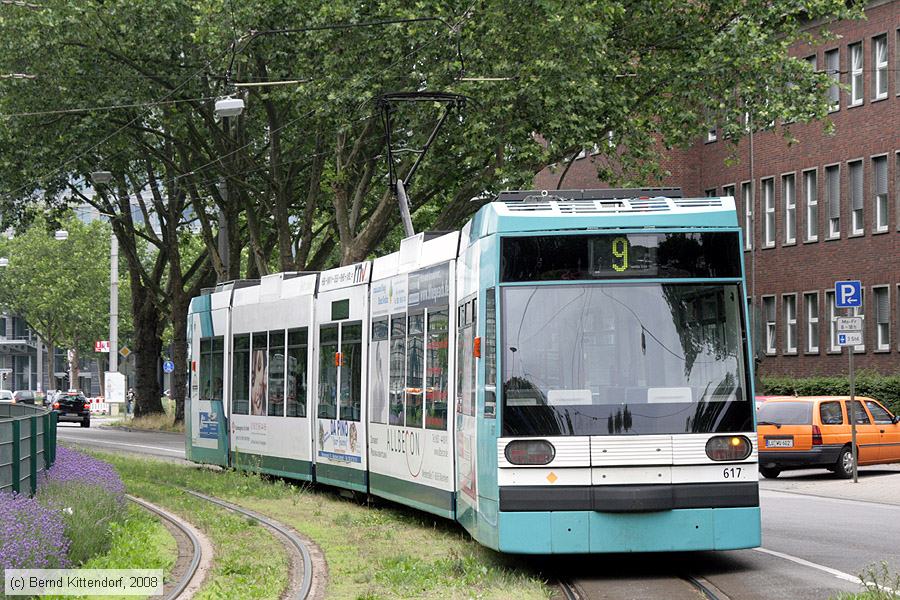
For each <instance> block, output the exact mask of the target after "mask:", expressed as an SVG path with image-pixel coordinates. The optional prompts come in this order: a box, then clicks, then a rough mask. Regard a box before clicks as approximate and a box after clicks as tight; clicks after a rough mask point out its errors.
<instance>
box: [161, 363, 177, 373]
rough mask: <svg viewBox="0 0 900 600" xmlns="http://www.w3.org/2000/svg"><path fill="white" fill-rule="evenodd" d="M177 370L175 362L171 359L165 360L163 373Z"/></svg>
mask: <svg viewBox="0 0 900 600" xmlns="http://www.w3.org/2000/svg"><path fill="white" fill-rule="evenodd" d="M174 370H175V363H173V362H172V361H171V360H167V361H164V362H163V373H171V372H172V371H174Z"/></svg>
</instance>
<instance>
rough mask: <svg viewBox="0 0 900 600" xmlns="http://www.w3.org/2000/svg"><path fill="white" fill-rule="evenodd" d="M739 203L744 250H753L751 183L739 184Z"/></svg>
mask: <svg viewBox="0 0 900 600" xmlns="http://www.w3.org/2000/svg"><path fill="white" fill-rule="evenodd" d="M741 201H743V203H744V248H745V249H746V250H750V249H751V248H753V183H751V182H749V181H745V182H744V183H742V184H741Z"/></svg>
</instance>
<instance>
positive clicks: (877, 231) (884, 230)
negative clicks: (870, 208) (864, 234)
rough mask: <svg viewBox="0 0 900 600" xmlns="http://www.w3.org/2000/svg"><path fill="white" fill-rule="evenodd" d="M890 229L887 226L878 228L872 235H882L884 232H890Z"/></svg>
mask: <svg viewBox="0 0 900 600" xmlns="http://www.w3.org/2000/svg"><path fill="white" fill-rule="evenodd" d="M888 231H889V229H888V228H887V227H885V228H884V229H876V230H875V231H873V232H872V235H880V234H882V233H888Z"/></svg>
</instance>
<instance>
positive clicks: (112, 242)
mask: <svg viewBox="0 0 900 600" xmlns="http://www.w3.org/2000/svg"><path fill="white" fill-rule="evenodd" d="M91 181H93V182H94V185H107V184H108V183H109V182H110V181H112V173H110V172H109V171H94V172H93V173H91ZM110 226H111V229H112V233H111V234H110V237H109V371H110V372H112V373H115V372H117V371H118V370H119V365H118V358H119V238H117V237H116V230H115V228H113V227H112V222H111V221H110ZM67 235H68V234H67Z"/></svg>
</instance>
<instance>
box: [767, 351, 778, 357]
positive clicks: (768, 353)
mask: <svg viewBox="0 0 900 600" xmlns="http://www.w3.org/2000/svg"><path fill="white" fill-rule="evenodd" d="M765 356H778V354H776V353H775V352H774V351H772V352H769V351H768V350H766V352H765Z"/></svg>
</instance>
